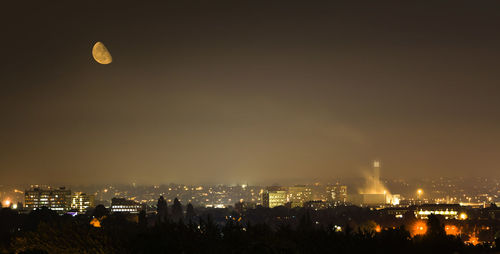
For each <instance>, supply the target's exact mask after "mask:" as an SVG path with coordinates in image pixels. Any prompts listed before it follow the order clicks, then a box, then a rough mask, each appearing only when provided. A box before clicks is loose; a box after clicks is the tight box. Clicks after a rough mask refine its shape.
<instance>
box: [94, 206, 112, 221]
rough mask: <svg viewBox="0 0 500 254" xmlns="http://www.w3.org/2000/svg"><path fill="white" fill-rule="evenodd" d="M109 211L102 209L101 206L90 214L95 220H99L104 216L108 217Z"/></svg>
mask: <svg viewBox="0 0 500 254" xmlns="http://www.w3.org/2000/svg"><path fill="white" fill-rule="evenodd" d="M108 215H109V211H108V209H106V207H104V206H103V205H97V206H96V207H95V209H94V212H93V213H92V216H94V217H95V218H97V219H101V218H102V217H104V216H108Z"/></svg>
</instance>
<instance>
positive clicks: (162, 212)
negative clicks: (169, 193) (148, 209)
mask: <svg viewBox="0 0 500 254" xmlns="http://www.w3.org/2000/svg"><path fill="white" fill-rule="evenodd" d="M156 212H157V213H158V222H160V223H164V222H166V221H167V216H168V206H167V201H165V199H164V198H163V196H160V198H159V199H158V204H157V205H156Z"/></svg>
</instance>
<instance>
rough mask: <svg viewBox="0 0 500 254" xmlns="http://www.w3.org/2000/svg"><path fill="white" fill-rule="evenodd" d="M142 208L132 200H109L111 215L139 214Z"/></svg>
mask: <svg viewBox="0 0 500 254" xmlns="http://www.w3.org/2000/svg"><path fill="white" fill-rule="evenodd" d="M142 209H143V206H142V205H141V204H139V203H138V202H136V201H134V200H129V199H125V198H113V199H111V212H112V213H117V212H118V213H120V212H121V213H139V212H140V211H141V210H142Z"/></svg>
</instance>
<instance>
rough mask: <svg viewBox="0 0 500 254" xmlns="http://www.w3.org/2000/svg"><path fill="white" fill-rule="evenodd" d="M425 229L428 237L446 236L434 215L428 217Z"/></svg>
mask: <svg viewBox="0 0 500 254" xmlns="http://www.w3.org/2000/svg"><path fill="white" fill-rule="evenodd" d="M427 227H428V229H427V235H428V236H430V237H438V238H442V237H444V236H446V231H445V230H444V225H443V224H441V221H440V220H439V218H438V217H437V216H436V215H434V214H431V215H429V219H428V221H427Z"/></svg>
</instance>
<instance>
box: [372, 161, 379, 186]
mask: <svg viewBox="0 0 500 254" xmlns="http://www.w3.org/2000/svg"><path fill="white" fill-rule="evenodd" d="M379 188H380V161H374V162H373V189H374V190H378V189H379Z"/></svg>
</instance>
